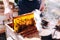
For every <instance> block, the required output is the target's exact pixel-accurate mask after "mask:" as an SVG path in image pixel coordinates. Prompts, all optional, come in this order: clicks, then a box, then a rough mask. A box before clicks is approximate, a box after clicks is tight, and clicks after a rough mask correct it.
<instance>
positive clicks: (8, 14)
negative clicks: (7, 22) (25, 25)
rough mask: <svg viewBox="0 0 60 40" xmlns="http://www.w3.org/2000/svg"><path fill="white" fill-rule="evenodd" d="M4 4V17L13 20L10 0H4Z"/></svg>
mask: <svg viewBox="0 0 60 40" xmlns="http://www.w3.org/2000/svg"><path fill="white" fill-rule="evenodd" d="M3 4H4V9H5V10H4V15H5V16H6V18H7V19H10V18H12V16H13V15H12V10H11V8H10V6H9V0H3Z"/></svg>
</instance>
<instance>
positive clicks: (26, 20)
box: [14, 12, 35, 32]
mask: <svg viewBox="0 0 60 40" xmlns="http://www.w3.org/2000/svg"><path fill="white" fill-rule="evenodd" d="M32 26H35V21H34V13H32V12H31V13H26V14H23V15H20V16H18V17H16V18H14V30H15V32H21V31H22V30H23V31H24V29H25V30H28V29H29V28H31V27H32Z"/></svg>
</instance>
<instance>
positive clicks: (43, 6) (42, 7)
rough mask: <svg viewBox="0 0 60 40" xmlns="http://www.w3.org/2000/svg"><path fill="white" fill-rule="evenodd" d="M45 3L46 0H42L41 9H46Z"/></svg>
mask: <svg viewBox="0 0 60 40" xmlns="http://www.w3.org/2000/svg"><path fill="white" fill-rule="evenodd" d="M44 3H45V0H41V5H40V9H39V10H41V11H44V9H45V5H44Z"/></svg>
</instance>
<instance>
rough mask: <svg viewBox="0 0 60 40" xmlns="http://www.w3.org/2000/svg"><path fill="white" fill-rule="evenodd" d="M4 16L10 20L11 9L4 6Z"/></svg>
mask: <svg viewBox="0 0 60 40" xmlns="http://www.w3.org/2000/svg"><path fill="white" fill-rule="evenodd" d="M4 15H5V18H6V19H7V20H12V19H13V11H12V10H11V9H9V8H6V9H5V11H4Z"/></svg>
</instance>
